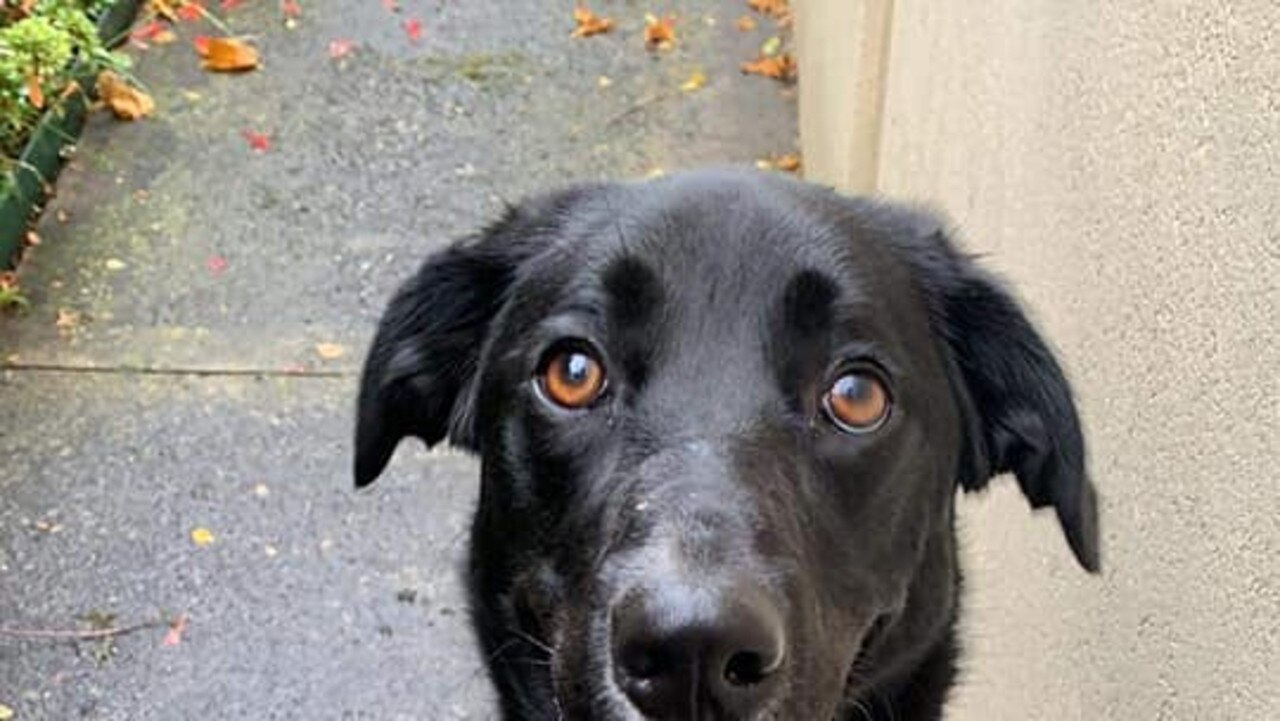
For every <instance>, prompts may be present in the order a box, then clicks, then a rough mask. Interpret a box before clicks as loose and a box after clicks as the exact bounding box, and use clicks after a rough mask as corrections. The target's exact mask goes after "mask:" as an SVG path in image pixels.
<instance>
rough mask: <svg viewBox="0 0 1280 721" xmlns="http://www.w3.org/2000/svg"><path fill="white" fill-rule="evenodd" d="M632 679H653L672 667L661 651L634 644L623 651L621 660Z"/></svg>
mask: <svg viewBox="0 0 1280 721" xmlns="http://www.w3.org/2000/svg"><path fill="white" fill-rule="evenodd" d="M619 660H620V661H621V663H622V666H623V667H624V668H625V669H626V670H627V673H628V674H630V675H631V677H632V678H636V679H642V680H643V679H651V678H655V677H657V676H661V675H662V674H664V673H666V672H667V670H668V667H669V666H670V665H671V663H670V661H669V660H666V659H664V658H663V654H662V652H661V651H660V650H658V649H656V648H653V647H651V646H644V645H641V644H633V645H631V646H629V647H627V648H625V649H623V651H622V658H621V659H619Z"/></svg>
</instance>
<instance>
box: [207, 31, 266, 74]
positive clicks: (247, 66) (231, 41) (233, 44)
mask: <svg viewBox="0 0 1280 721" xmlns="http://www.w3.org/2000/svg"><path fill="white" fill-rule="evenodd" d="M203 50H204V52H203V53H202V54H203V55H204V62H203V63H202V64H201V67H203V68H204V69H205V70H211V71H213V72H218V73H238V72H243V71H245V70H253V69H254V68H256V67H258V63H259V60H258V51H257V50H254V49H253V47H252V46H250V45H248V44H247V43H245V42H244V41H242V40H237V39H235V38H209V39H208V42H207V43H206V44H205V46H204V48H203ZM197 52H199V50H198V51H197Z"/></svg>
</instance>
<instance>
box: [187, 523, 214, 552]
mask: <svg viewBox="0 0 1280 721" xmlns="http://www.w3.org/2000/svg"><path fill="white" fill-rule="evenodd" d="M216 540H218V539H217V537H216V536H214V535H213V531H210V530H209V529H207V528H205V527H204V526H198V527H196V528H193V529H191V542H192V543H194V544H196V545H197V546H200V547H204V546H207V545H209V544H211V543H213V542H214V541H216Z"/></svg>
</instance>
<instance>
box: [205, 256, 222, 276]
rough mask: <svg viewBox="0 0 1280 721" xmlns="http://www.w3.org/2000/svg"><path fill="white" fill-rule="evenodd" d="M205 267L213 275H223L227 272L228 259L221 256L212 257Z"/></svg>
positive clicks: (206, 261)
mask: <svg viewBox="0 0 1280 721" xmlns="http://www.w3.org/2000/svg"><path fill="white" fill-rule="evenodd" d="M204 267H206V268H208V269H209V272H210V273H212V274H213V275H222V274H223V273H225V272H226V271H227V259H226V258H223V257H222V256H220V255H211V256H209V257H208V259H206V260H205V262H204Z"/></svg>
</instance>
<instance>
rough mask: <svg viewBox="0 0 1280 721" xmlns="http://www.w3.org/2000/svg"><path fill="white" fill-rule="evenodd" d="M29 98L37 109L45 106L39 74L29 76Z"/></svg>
mask: <svg viewBox="0 0 1280 721" xmlns="http://www.w3.org/2000/svg"><path fill="white" fill-rule="evenodd" d="M27 100H30V101H31V104H32V105H34V106H35V107H36V109H37V110H39V109H40V108H43V107H44V90H43V89H41V87H40V76H39V75H28V76H27Z"/></svg>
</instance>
